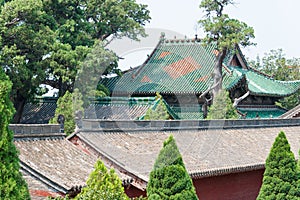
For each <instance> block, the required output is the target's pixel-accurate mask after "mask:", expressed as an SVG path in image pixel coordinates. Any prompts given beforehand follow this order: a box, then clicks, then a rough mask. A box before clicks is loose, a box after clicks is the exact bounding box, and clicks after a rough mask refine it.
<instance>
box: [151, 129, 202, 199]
mask: <svg viewBox="0 0 300 200" xmlns="http://www.w3.org/2000/svg"><path fill="white" fill-rule="evenodd" d="M147 196H148V199H149V200H158V199H164V200H168V199H189V200H193V199H198V198H197V195H196V192H195V188H194V186H193V183H192V180H191V178H190V176H189V174H188V172H187V170H186V168H185V165H184V163H183V160H182V157H181V154H180V152H179V150H178V147H177V145H176V142H175V139H174V137H173V136H172V135H171V136H170V137H169V138H168V139H167V140H166V141H165V142H164V145H163V148H162V149H161V151H160V153H159V155H158V157H157V159H156V161H155V164H154V168H153V170H152V171H151V173H150V179H149V182H148V185H147Z"/></svg>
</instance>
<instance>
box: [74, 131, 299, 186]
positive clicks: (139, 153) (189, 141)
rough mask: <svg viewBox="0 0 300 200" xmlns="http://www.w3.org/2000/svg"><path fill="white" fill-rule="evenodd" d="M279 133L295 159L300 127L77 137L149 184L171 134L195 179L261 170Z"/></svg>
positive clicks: (85, 134) (92, 133)
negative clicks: (284, 136)
mask: <svg viewBox="0 0 300 200" xmlns="http://www.w3.org/2000/svg"><path fill="white" fill-rule="evenodd" d="M280 131H284V132H285V133H286V135H287V138H288V140H289V142H290V144H291V149H292V151H293V152H294V154H295V156H296V157H298V150H299V149H300V126H285V127H269V128H240V129H230V128H229V129H214V130H212V129H208V130H174V131H142V130H138V131H119V132H115V131H105V132H101V130H99V131H82V132H80V133H78V134H77V136H78V137H79V138H80V139H81V140H82V141H84V142H86V143H89V144H90V145H91V146H92V147H93V148H95V149H96V150H97V151H98V152H99V153H100V154H103V155H107V156H108V157H109V158H110V159H111V160H112V161H113V162H114V163H116V164H117V165H119V166H122V167H123V168H124V169H126V170H127V171H128V172H130V173H133V174H135V175H136V176H137V177H139V178H141V179H143V180H144V181H146V182H147V181H148V175H149V173H150V171H151V170H152V167H153V164H154V162H155V159H156V157H157V155H158V153H159V151H160V149H161V148H162V145H163V141H164V140H166V139H167V138H168V136H169V135H170V134H173V135H174V137H175V139H176V142H177V144H178V147H179V149H180V152H181V154H182V156H183V160H184V162H185V165H186V167H187V169H188V171H189V173H190V174H191V176H192V177H194V178H197V177H198V178H201V177H208V176H215V175H218V174H227V173H233V172H239V171H248V170H253V169H261V168H263V167H264V163H265V160H266V158H267V156H268V154H269V151H270V148H271V146H272V144H273V142H274V140H275V138H276V136H277V135H278V133H279V132H280Z"/></svg>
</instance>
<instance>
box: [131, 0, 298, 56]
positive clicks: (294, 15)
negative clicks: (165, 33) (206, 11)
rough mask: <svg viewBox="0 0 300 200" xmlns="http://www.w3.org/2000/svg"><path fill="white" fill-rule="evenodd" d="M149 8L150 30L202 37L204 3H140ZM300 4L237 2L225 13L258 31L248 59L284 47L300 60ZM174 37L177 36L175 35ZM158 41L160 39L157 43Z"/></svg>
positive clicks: (278, 0)
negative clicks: (201, 25)
mask: <svg viewBox="0 0 300 200" xmlns="http://www.w3.org/2000/svg"><path fill="white" fill-rule="evenodd" d="M137 2H138V3H142V4H146V5H148V9H149V10H150V16H151V17H152V20H151V22H150V23H149V24H147V25H146V28H158V29H168V30H172V31H175V32H178V33H181V34H182V35H186V36H187V37H194V35H195V33H196V32H197V33H198V35H199V37H203V36H204V33H203V32H202V31H201V28H198V30H197V31H196V29H195V27H196V26H197V21H198V20H199V19H201V17H202V16H203V13H202V12H201V10H200V8H199V4H200V2H201V1H200V0H185V1H184V0H160V1H156V0H137ZM299 9H300V1H299V0H247V1H245V0H236V5H235V6H230V7H229V8H228V9H227V10H226V11H225V12H226V13H227V14H229V16H230V17H232V18H236V19H239V20H241V21H243V22H245V23H247V24H248V25H249V26H252V27H253V28H254V31H255V39H254V40H253V41H254V42H255V43H257V46H255V47H251V48H247V49H245V50H243V52H244V54H245V56H246V57H250V58H252V59H255V57H256V56H257V55H258V54H259V55H260V57H262V56H263V55H264V53H267V52H269V51H270V50H271V49H278V48H282V49H283V51H284V53H285V54H286V56H287V57H288V58H291V57H300V49H299V45H300V11H299ZM172 38H173V36H172ZM157 41H158V40H157Z"/></svg>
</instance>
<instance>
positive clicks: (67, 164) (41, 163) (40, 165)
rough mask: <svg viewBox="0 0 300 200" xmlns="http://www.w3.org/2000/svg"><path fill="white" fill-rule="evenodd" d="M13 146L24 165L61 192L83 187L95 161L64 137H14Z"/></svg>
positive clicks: (94, 158)
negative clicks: (59, 188) (20, 138)
mask: <svg viewBox="0 0 300 200" xmlns="http://www.w3.org/2000/svg"><path fill="white" fill-rule="evenodd" d="M15 145H16V147H17V149H18V150H19V152H20V155H19V158H20V161H21V163H23V165H24V166H27V167H28V168H30V171H33V172H35V173H37V174H42V175H43V176H44V177H46V178H47V179H49V180H50V181H52V182H55V183H56V184H57V185H58V186H59V187H62V188H64V190H65V191H68V190H70V189H71V188H72V187H75V186H84V185H85V182H86V180H87V178H88V175H89V174H90V172H91V171H92V170H93V166H94V163H95V162H96V157H93V156H91V155H87V154H85V153H83V152H82V151H81V150H79V149H77V148H76V147H75V146H74V145H73V144H72V143H71V142H69V141H67V140H65V139H37V138H35V139H23V140H16V141H15ZM60 192H64V191H60Z"/></svg>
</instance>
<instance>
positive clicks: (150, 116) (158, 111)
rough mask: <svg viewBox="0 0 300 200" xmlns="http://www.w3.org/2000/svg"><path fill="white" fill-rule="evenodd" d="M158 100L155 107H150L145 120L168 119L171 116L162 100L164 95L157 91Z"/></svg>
mask: <svg viewBox="0 0 300 200" xmlns="http://www.w3.org/2000/svg"><path fill="white" fill-rule="evenodd" d="M156 100H157V101H158V103H157V105H156V107H155V108H152V107H151V108H149V109H148V110H147V112H146V114H145V117H144V119H145V120H167V119H169V118H170V115H169V113H168V109H167V107H166V105H165V104H164V102H163V100H162V96H161V95H160V94H159V93H156Z"/></svg>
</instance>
